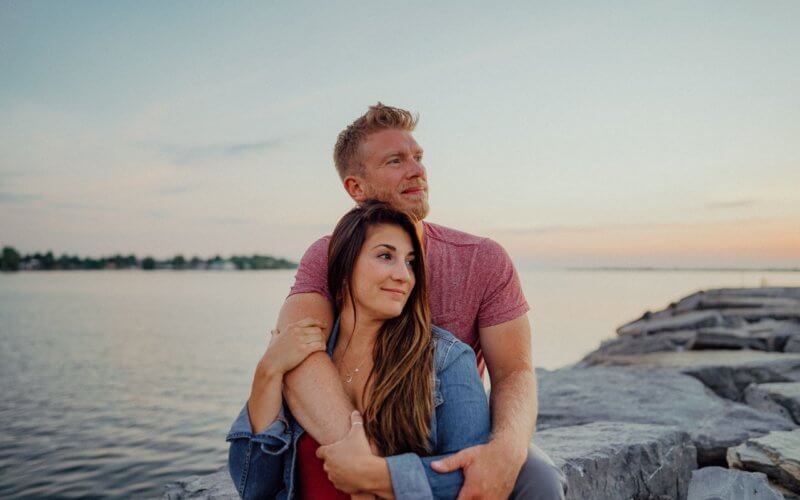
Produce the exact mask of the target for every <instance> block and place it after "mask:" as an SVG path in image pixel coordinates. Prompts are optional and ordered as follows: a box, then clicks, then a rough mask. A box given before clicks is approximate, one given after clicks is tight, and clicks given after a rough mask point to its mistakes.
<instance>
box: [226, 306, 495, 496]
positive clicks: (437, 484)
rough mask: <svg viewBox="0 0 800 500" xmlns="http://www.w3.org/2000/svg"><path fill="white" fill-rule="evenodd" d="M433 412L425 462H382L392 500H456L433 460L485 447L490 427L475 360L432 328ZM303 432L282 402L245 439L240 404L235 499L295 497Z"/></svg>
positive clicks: (454, 482)
mask: <svg viewBox="0 0 800 500" xmlns="http://www.w3.org/2000/svg"><path fill="white" fill-rule="evenodd" d="M432 333H433V341H434V343H435V356H434V360H435V361H434V365H435V369H436V378H435V386H434V394H433V400H434V412H433V415H432V417H431V433H430V436H429V443H430V449H431V450H432V453H431V456H419V455H417V454H415V453H403V454H400V455H393V456H390V457H386V462H387V464H388V467H389V473H390V475H391V478H392V488H393V489H394V494H395V496H396V497H397V498H398V499H405V498H408V499H411V498H414V499H421V498H456V496H458V492H459V491H460V489H461V485H462V484H463V482H464V476H463V473H462V472H461V470H460V469H459V470H456V471H454V472H449V473H447V474H439V473H438V472H435V471H434V470H433V469H431V467H430V464H431V462H433V461H434V460H438V459H440V458H444V457H445V456H447V455H451V454H453V453H455V452H457V451H459V450H462V449H464V448H468V447H470V446H475V445H478V444H483V443H486V442H487V441H488V439H489V431H490V427H491V422H490V417H489V402H488V400H487V398H486V393H485V392H484V389H483V383H482V382H481V379H480V377H479V375H478V371H477V369H476V361H475V353H474V352H473V351H472V348H470V347H469V346H468V345H467V344H465V343H463V342H461V341H459V340H458V339H456V338H455V337H454V336H453V335H452V334H451V333H450V332H447V331H445V330H442V329H441V328H439V327H436V326H434V327H433V328H432ZM338 334H339V322H338V321H337V322H336V324H335V325H334V327H333V330H332V331H331V335H330V338H329V339H328V346H327V347H328V355H331V354H332V352H333V347H334V346H335V345H336V338H337V336H338ZM303 432H304V430H303V428H302V427H301V426H300V424H298V423H297V421H296V420H295V419H294V418H292V415H291V413H290V412H289V408H288V406H287V405H286V402H285V401H284V404H283V407H282V408H281V410H280V412H279V415H278V417H277V418H276V419H275V421H274V422H273V423H271V424H270V425H269V426H268V427H267V428H266V429H265V430H264V431H263V432H261V433H259V434H253V428H252V427H251V425H250V417H249V416H248V412H247V404H245V406H244V408H242V411H241V412H240V413H239V416H238V417H237V418H236V420H235V421H234V422H233V426H232V427H231V430H230V432H229V433H228V436H227V438H226V439H227V441H229V442H230V450H229V454H228V469H229V471H230V474H231V478H232V479H233V484H234V485H235V486H236V490H237V491H238V492H239V495H240V496H241V497H242V498H248V499H249V498H279V499H293V498H295V497H296V495H297V480H298V478H297V473H296V467H297V441H298V440H299V439H300V436H302V435H303Z"/></svg>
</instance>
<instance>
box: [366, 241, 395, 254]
mask: <svg viewBox="0 0 800 500" xmlns="http://www.w3.org/2000/svg"><path fill="white" fill-rule="evenodd" d="M378 247H386V248H388V249H389V250H391V251H393V252H396V251H397V249H396V248H395V247H393V246H392V245H390V244H388V243H378V244H377V245H375V246H374V247H372V249H373V250H374V249H376V248H378Z"/></svg>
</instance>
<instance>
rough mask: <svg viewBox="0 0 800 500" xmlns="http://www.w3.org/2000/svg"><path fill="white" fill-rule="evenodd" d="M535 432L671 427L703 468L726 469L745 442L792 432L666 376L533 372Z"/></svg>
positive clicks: (598, 370) (780, 422) (630, 371)
mask: <svg viewBox="0 0 800 500" xmlns="http://www.w3.org/2000/svg"><path fill="white" fill-rule="evenodd" d="M537 377H538V379H539V418H538V429H539V430H546V429H552V428H556V427H567V426H574V425H581V424H587V423H591V422H596V421H614V422H634V423H644V424H658V425H668V426H674V427H676V428H678V429H680V430H683V431H685V432H687V433H688V434H689V436H690V437H691V439H692V442H693V443H694V445H695V447H696V448H697V453H698V462H699V463H700V464H701V465H717V464H719V463H724V460H725V452H726V450H727V449H728V448H729V447H731V446H736V445H738V444H739V443H742V442H744V441H745V440H746V439H747V438H748V437H752V436H760V435H763V434H766V433H768V432H770V431H771V430H774V429H777V430H788V429H793V428H795V427H796V425H795V424H794V423H792V422H790V421H787V420H785V419H783V418H781V417H780V416H778V415H774V414H771V413H767V412H762V411H759V410H756V409H754V408H750V407H748V406H745V405H742V404H738V403H734V402H731V401H728V400H725V399H722V398H719V397H717V396H716V395H715V394H714V393H713V392H711V391H709V390H708V389H707V388H706V387H705V386H703V384H702V383H700V382H699V381H698V380H697V379H695V378H693V377H690V376H687V375H683V374H680V373H676V372H674V371H670V370H653V369H638V368H614V367H595V368H575V369H566V368H564V369H560V370H555V371H546V370H537Z"/></svg>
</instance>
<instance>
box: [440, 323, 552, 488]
mask: <svg viewBox="0 0 800 500" xmlns="http://www.w3.org/2000/svg"><path fill="white" fill-rule="evenodd" d="M480 336H481V346H482V348H483V355H484V357H485V358H486V365H487V366H488V368H489V373H490V375H491V378H492V395H491V402H492V438H491V441H489V443H487V444H485V445H482V446H475V447H472V448H468V449H465V450H462V451H461V452H459V453H457V454H456V455H453V456H451V457H449V458H447V459H445V460H442V461H441V462H439V463H437V464H435V465H434V468H435V470H436V471H438V472H451V471H453V470H456V469H463V471H464V475H465V481H464V487H463V488H462V490H461V493H460V495H459V498H479V497H484V496H491V497H499V498H505V497H507V496H508V495H509V494H510V493H511V490H512V489H513V488H514V483H515V482H516V480H517V476H518V475H519V471H520V469H521V468H522V464H523V463H524V462H525V457H526V456H527V452H528V446H529V443H530V440H531V436H532V434H533V430H534V427H535V425H536V412H537V404H536V374H535V372H534V370H533V362H532V361H531V348H530V323H528V317H527V316H526V315H524V314H523V315H521V316H519V317H517V318H515V319H512V320H510V321H506V322H505V323H501V324H499V325H495V326H490V327H485V328H481V329H480Z"/></svg>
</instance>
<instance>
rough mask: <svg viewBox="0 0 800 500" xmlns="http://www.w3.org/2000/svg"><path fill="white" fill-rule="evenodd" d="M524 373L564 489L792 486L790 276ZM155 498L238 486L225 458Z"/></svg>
mask: <svg viewBox="0 0 800 500" xmlns="http://www.w3.org/2000/svg"><path fill="white" fill-rule="evenodd" d="M537 376H538V379H539V418H538V425H537V432H536V435H535V437H534V442H535V443H536V444H537V445H538V446H540V447H541V448H543V449H544V450H546V451H547V453H548V454H549V455H550V457H551V458H553V460H554V461H555V462H556V464H557V465H558V466H559V467H561V469H562V470H563V471H564V473H565V474H566V476H567V479H568V482H569V492H568V495H567V498H572V499H589V498H596V499H621V498H636V499H646V498H652V499H666V498H670V499H672V498H677V499H690V500H701V499H709V500H710V499H727V498H736V499H778V498H800V287H797V288H735V289H733V288H731V289H715V290H708V291H702V292H697V293H694V294H692V295H689V296H687V297H685V298H683V299H681V300H679V301H678V302H675V303H672V304H670V305H669V306H668V307H666V308H665V309H663V310H661V311H656V312H647V313H645V314H644V315H643V316H642V317H641V318H639V319H637V320H635V321H632V322H630V323H628V324H625V325H623V326H621V327H619V328H618V329H617V338H615V339H612V340H608V341H605V342H603V343H602V344H601V346H600V347H599V348H598V349H597V350H595V351H593V352H592V353H590V354H588V355H587V356H586V357H584V359H583V360H581V361H580V362H579V363H576V364H574V365H571V366H568V367H565V368H560V369H558V370H537ZM164 497H165V498H170V499H173V498H238V496H237V494H236V491H235V490H234V488H233V485H232V484H231V481H230V479H229V477H228V475H227V472H226V471H225V470H224V469H223V470H220V471H219V472H217V473H214V474H211V475H206V476H194V477H190V478H187V479H185V480H183V481H178V482H176V483H172V484H170V485H168V486H167V491H166V493H165V495H164Z"/></svg>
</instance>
